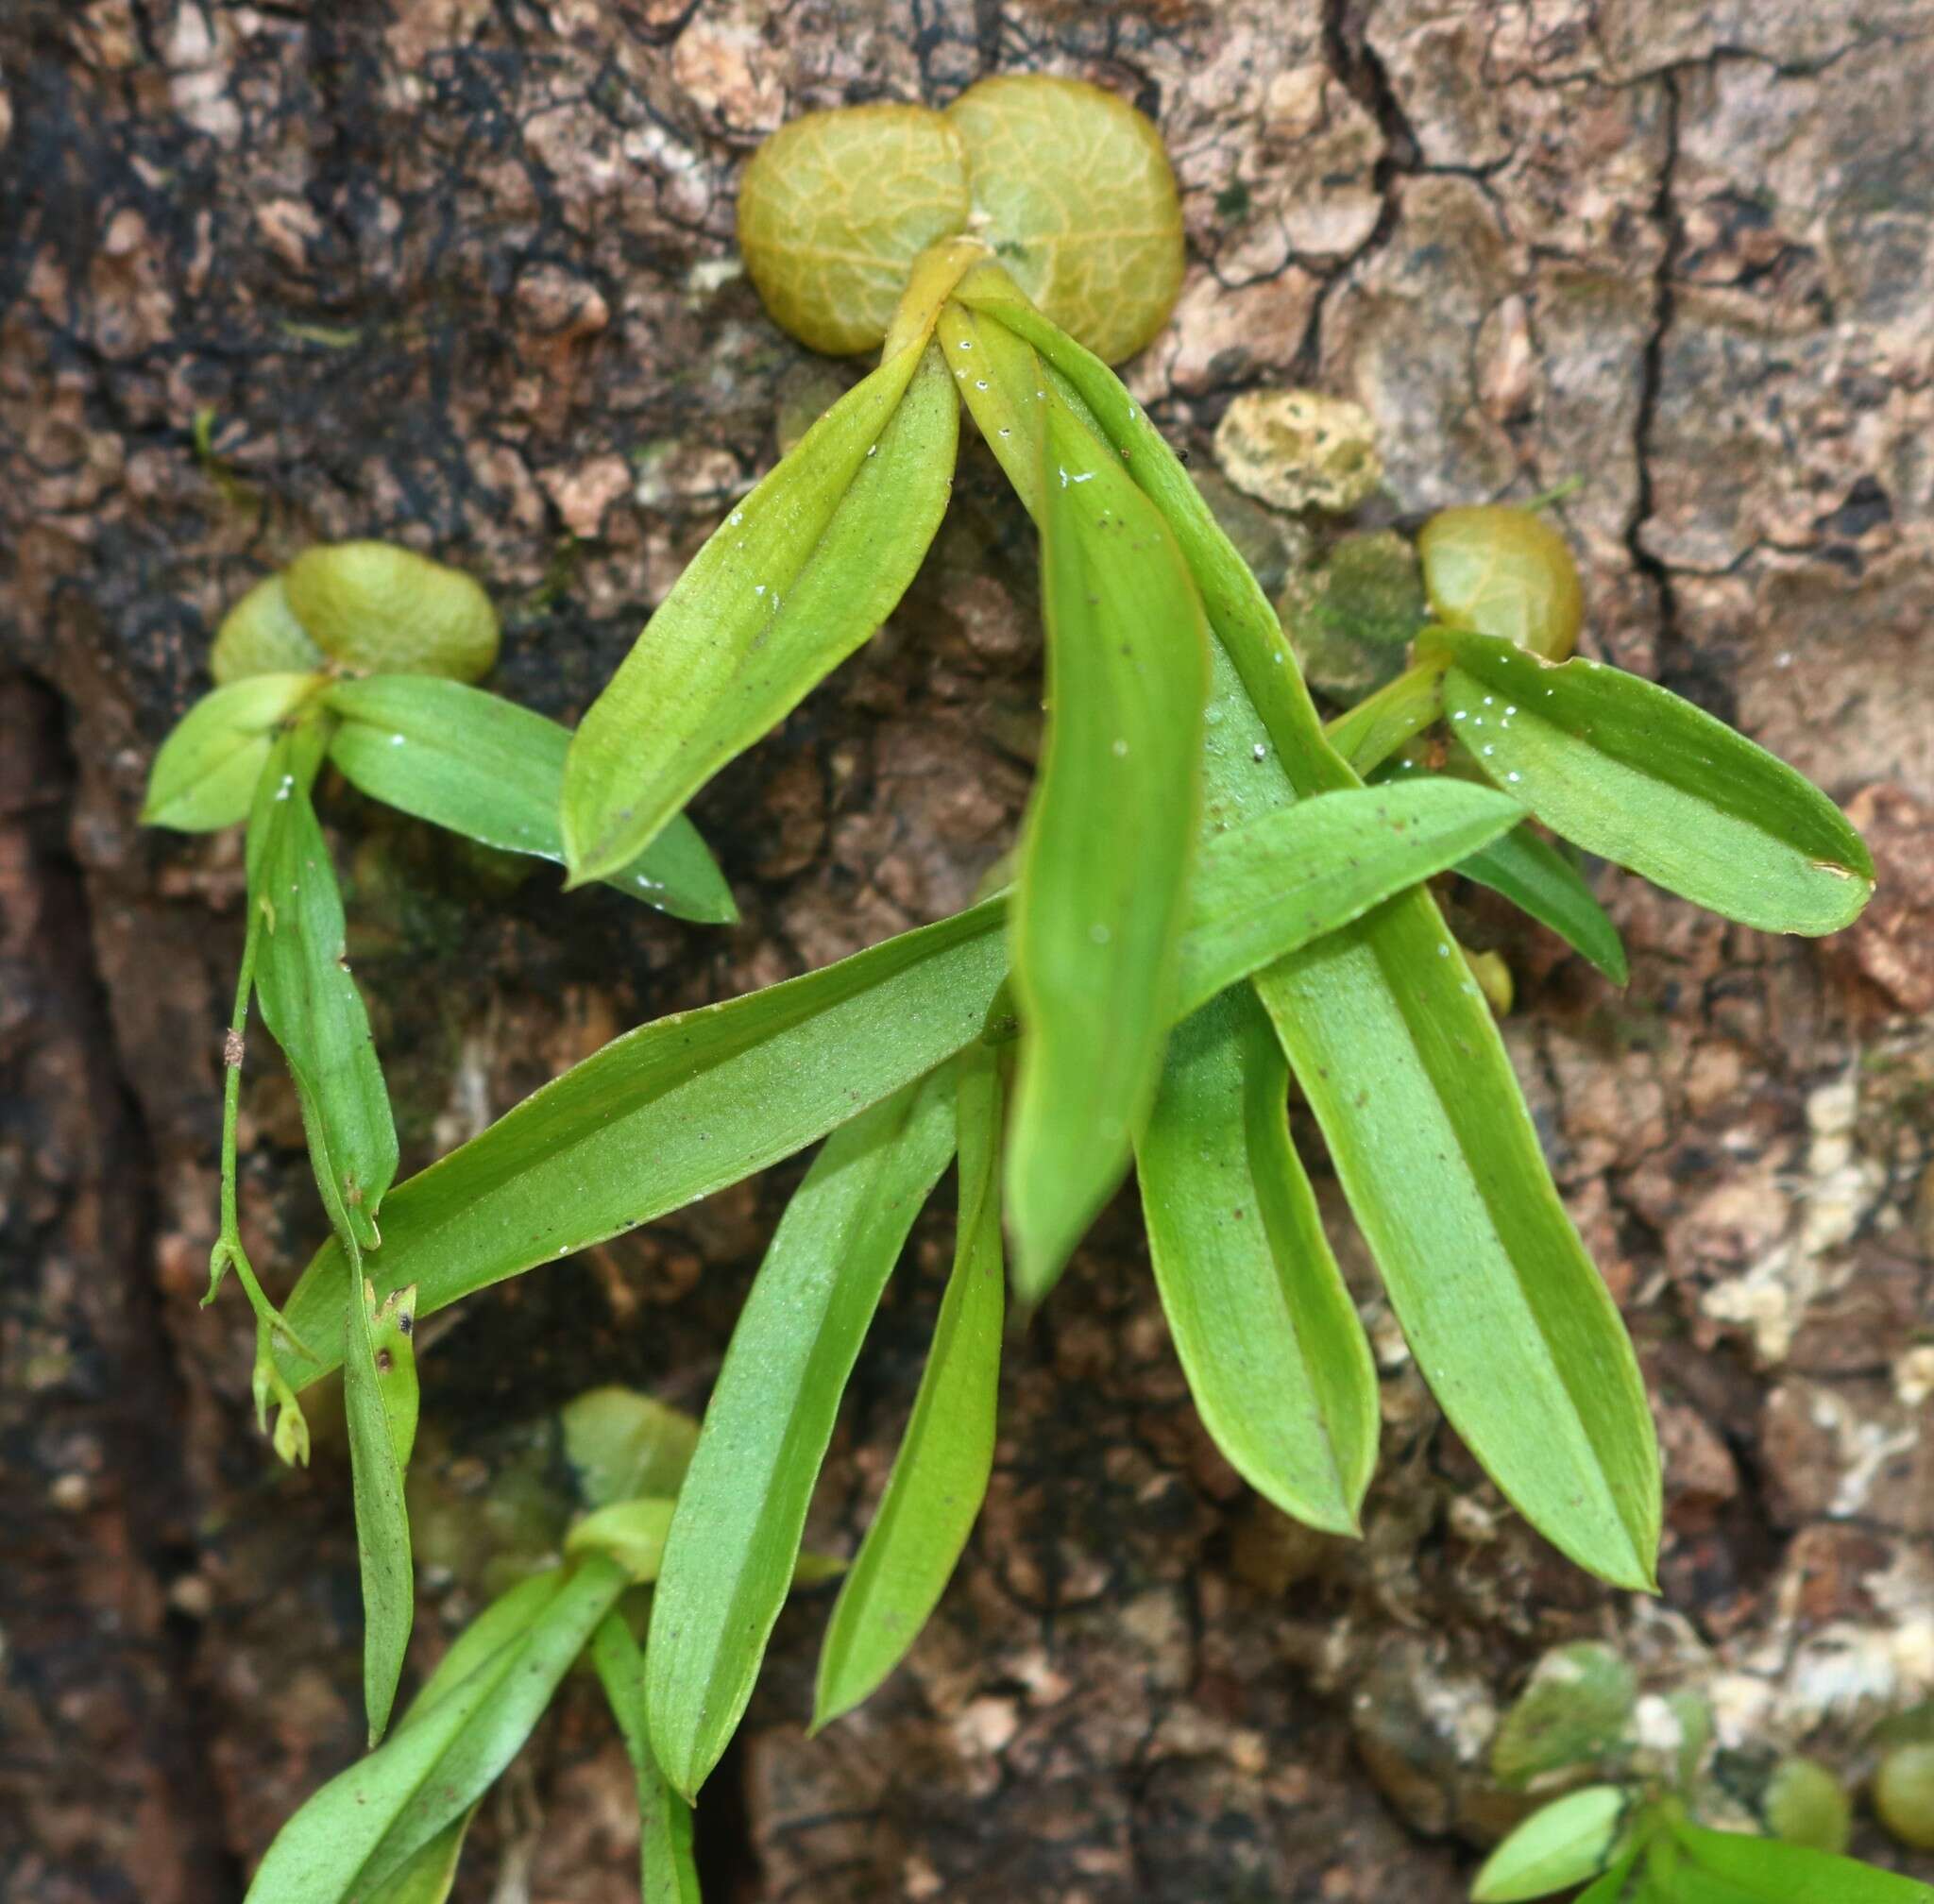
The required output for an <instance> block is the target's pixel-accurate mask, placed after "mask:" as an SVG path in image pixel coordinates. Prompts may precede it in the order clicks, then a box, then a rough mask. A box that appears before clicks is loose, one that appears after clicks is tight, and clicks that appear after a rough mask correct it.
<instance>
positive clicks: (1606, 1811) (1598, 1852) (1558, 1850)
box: [1470, 1785, 1628, 1904]
mask: <svg viewBox="0 0 1934 1904" xmlns="http://www.w3.org/2000/svg"><path fill="white" fill-rule="evenodd" d="M1627 1802H1628V1801H1627V1798H1626V1794H1625V1793H1624V1791H1623V1790H1622V1789H1621V1788H1620V1786H1617V1785H1591V1786H1587V1787H1586V1789H1585V1790H1584V1791H1583V1792H1573V1793H1570V1794H1568V1795H1567V1796H1566V1797H1563V1798H1559V1799H1555V1800H1553V1801H1552V1803H1551V1804H1549V1805H1547V1806H1546V1807H1545V1808H1544V1809H1543V1810H1542V1811H1534V1812H1533V1813H1532V1815H1531V1816H1530V1817H1529V1818H1527V1819H1526V1820H1525V1821H1524V1823H1523V1824H1522V1825H1520V1826H1518V1828H1517V1830H1515V1831H1514V1832H1512V1833H1511V1835H1510V1836H1509V1837H1508V1838H1506V1839H1505V1840H1504V1842H1503V1843H1502V1844H1501V1845H1499V1846H1498V1848H1497V1849H1496V1850H1495V1851H1493V1852H1492V1853H1491V1855H1490V1856H1489V1857H1488V1858H1486V1859H1485V1860H1484V1868H1483V1869H1482V1870H1481V1871H1479V1873H1478V1874H1477V1881H1476V1882H1475V1883H1474V1884H1472V1886H1471V1887H1470V1895H1471V1899H1472V1904H1522V1900H1524V1899H1526V1898H1531V1897H1549V1896H1551V1894H1552V1892H1553V1891H1563V1890H1565V1889H1566V1888H1567V1887H1568V1886H1569V1885H1572V1884H1582V1883H1584V1882H1585V1880H1586V1879H1587V1878H1594V1877H1596V1876H1597V1875H1598V1874H1599V1873H1600V1872H1601V1871H1603V1869H1604V1867H1605V1863H1606V1862H1607V1860H1609V1859H1610V1857H1611V1855H1612V1849H1613V1846H1614V1845H1616V1844H1617V1843H1618V1839H1619V1832H1620V1827H1621V1825H1622V1824H1623V1822H1624V1817H1625V1807H1626V1804H1627Z"/></svg>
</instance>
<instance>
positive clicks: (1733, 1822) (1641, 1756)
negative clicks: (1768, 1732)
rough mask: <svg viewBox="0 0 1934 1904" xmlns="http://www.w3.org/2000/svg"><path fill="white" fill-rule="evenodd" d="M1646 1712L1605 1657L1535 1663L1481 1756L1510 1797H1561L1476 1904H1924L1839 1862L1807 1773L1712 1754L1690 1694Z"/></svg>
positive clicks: (1897, 1881) (1840, 1818)
mask: <svg viewBox="0 0 1934 1904" xmlns="http://www.w3.org/2000/svg"><path fill="white" fill-rule="evenodd" d="M1646 1703H1649V1704H1650V1705H1651V1706H1652V1707H1653V1708H1654V1711H1653V1712H1652V1713H1651V1714H1650V1715H1649V1716H1648V1715H1642V1714H1641V1711H1640V1704H1641V1702H1640V1701H1639V1699H1638V1689H1637V1680H1636V1677H1635V1675H1633V1673H1632V1671H1631V1669H1630V1668H1629V1667H1628V1666H1627V1665H1626V1664H1625V1663H1624V1661H1623V1660H1622V1659H1620V1658H1619V1656H1618V1655H1617V1654H1616V1653H1614V1652H1612V1651H1611V1650H1610V1649H1609V1648H1608V1647H1604V1646H1600V1645H1595V1644H1590V1643H1586V1644H1582V1645H1575V1646H1564V1647H1560V1648H1559V1649H1558V1650H1557V1651H1556V1652H1554V1653H1551V1654H1548V1655H1547V1656H1546V1657H1545V1658H1544V1659H1542V1660H1541V1661H1540V1662H1539V1664H1538V1668H1537V1671H1536V1672H1535V1674H1534V1675H1533V1676H1532V1680H1531V1683H1530V1685H1529V1686H1528V1687H1527V1688H1526V1690H1525V1692H1524V1693H1523V1694H1522V1696H1521V1697H1520V1698H1519V1699H1518V1702H1517V1704H1516V1705H1515V1706H1513V1707H1512V1709H1511V1710H1510V1711H1509V1712H1507V1713H1506V1714H1505V1715H1504V1720H1503V1723H1502V1725H1501V1726H1500V1727H1499V1729H1498V1734H1497V1737H1496V1738H1495V1740H1494V1741H1493V1742H1492V1747H1491V1770H1492V1773H1493V1775H1494V1776H1495V1777H1497V1779H1498V1781H1499V1783H1500V1784H1501V1785H1502V1786H1504V1787H1505V1788H1507V1789H1517V1790H1534V1791H1535V1790H1540V1789H1543V1790H1550V1789H1552V1788H1553V1787H1569V1788H1571V1789H1568V1790H1565V1791H1564V1795H1562V1796H1559V1797H1554V1798H1552V1800H1551V1801H1550V1802H1549V1803H1547V1804H1545V1805H1543V1806H1542V1807H1540V1808H1539V1809H1538V1810H1536V1811H1533V1812H1532V1813H1531V1815H1530V1816H1529V1817H1527V1818H1526V1819H1524V1821H1523V1822H1522V1823H1521V1824H1519V1825H1518V1828H1517V1829H1516V1830H1514V1831H1513V1832H1511V1834H1510V1835H1509V1836H1508V1837H1507V1838H1506V1839H1505V1840H1504V1842H1503V1843H1502V1844H1501V1845H1499V1846H1498V1848H1497V1849H1496V1850H1495V1851H1494V1852H1493V1853H1492V1854H1491V1856H1490V1857H1489V1859H1487V1860H1486V1861H1485V1863H1484V1868H1483V1869H1482V1870H1481V1871H1480V1872H1479V1873H1478V1875H1477V1879H1476V1882H1475V1884H1474V1885H1473V1887H1472V1890H1471V1897H1472V1900H1473V1904H1524V1900H1528V1899H1532V1898H1538V1897H1549V1896H1553V1895H1554V1894H1555V1893H1557V1892H1560V1891H1569V1890H1570V1889H1572V1887H1574V1886H1577V1885H1584V1886H1585V1887H1586V1888H1585V1889H1584V1890H1583V1891H1581V1892H1579V1894H1578V1900H1579V1904H1934V1889H1930V1888H1929V1887H1928V1886H1927V1885H1926V1884H1919V1883H1916V1882H1914V1881H1913V1880H1912V1879H1907V1878H1900V1877H1896V1876H1894V1875H1893V1874H1892V1873H1891V1872H1886V1871H1877V1870H1875V1869H1874V1868H1873V1867H1872V1866H1871V1865H1866V1864H1861V1863H1858V1862H1856V1861H1854V1860H1853V1859H1851V1858H1847V1857H1845V1856H1843V1855H1841V1854H1842V1853H1844V1851H1845V1849H1846V1844H1847V1834H1848V1825H1849V1817H1850V1811H1851V1808H1850V1806H1849V1803H1848V1800H1847V1794H1846V1792H1845V1790H1844V1788H1843V1787H1842V1785H1841V1782H1840V1780H1839V1779H1838V1778H1837V1777H1835V1776H1834V1775H1833V1773H1832V1772H1830V1771H1829V1770H1828V1769H1827V1768H1826V1767H1825V1766H1824V1765H1823V1764H1821V1763H1820V1762H1819V1761H1818V1760H1813V1759H1805V1758H1800V1757H1798V1756H1794V1755H1789V1756H1786V1757H1780V1756H1778V1755H1777V1754H1775V1753H1773V1752H1772V1751H1764V1752H1724V1751H1715V1749H1714V1747H1713V1722H1712V1713H1711V1709H1709V1708H1708V1706H1707V1705H1706V1703H1705V1700H1704V1699H1703V1698H1701V1697H1700V1695H1699V1694H1698V1693H1696V1692H1688V1691H1680V1692H1674V1693H1671V1694H1670V1695H1668V1696H1667V1697H1665V1698H1663V1699H1660V1698H1656V1697H1654V1698H1653V1699H1651V1700H1650V1701H1649V1702H1646ZM1587 1779H1588V1780H1592V1781H1594V1782H1590V1783H1586V1784H1581V1782H1580V1781H1582V1780H1587ZM1712 1819H1717V1820H1719V1821H1720V1822H1721V1823H1722V1824H1723V1826H1724V1827H1725V1828H1722V1829H1715V1828H1713V1826H1712V1824H1710V1823H1707V1822H1703V1821H1706V1820H1712Z"/></svg>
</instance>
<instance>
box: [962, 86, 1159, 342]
mask: <svg viewBox="0 0 1934 1904" xmlns="http://www.w3.org/2000/svg"><path fill="white" fill-rule="evenodd" d="M947 117H948V119H949V120H950V121H951V122H952V124H953V125H954V127H956V129H957V130H958V131H959V134H960V137H961V140H962V141H963V143H964V144H965V145H966V147H967V158H968V165H969V170H970V177H971V180H972V187H973V196H974V224H973V229H975V232H976V233H977V234H978V235H979V236H981V237H982V238H984V239H985V240H986V241H987V243H988V244H989V246H991V247H992V250H993V253H994V255H995V257H996V258H997V259H998V260H999V261H1000V263H1002V264H1003V265H1004V266H1005V267H1006V268H1007V270H1008V272H1009V275H1010V276H1011V277H1012V278H1013V280H1014V281H1015V282H1016V283H1017V284H1018V285H1019V286H1020V287H1021V289H1022V290H1023V291H1025V292H1026V294H1027V296H1028V297H1031V298H1032V299H1033V300H1034V302H1035V303H1036V304H1038V305H1039V306H1040V307H1041V309H1042V311H1043V313H1044V314H1046V315H1047V316H1048V317H1049V318H1050V319H1051V320H1052V321H1053V322H1054V323H1056V324H1058V325H1059V326H1060V328H1061V329H1062V330H1063V331H1067V332H1068V334H1069V335H1070V336H1072V337H1074V338H1075V339H1076V340H1077V342H1078V343H1081V344H1085V345H1086V346H1087V347H1088V348H1089V349H1091V350H1092V351H1094V354H1095V355H1096V356H1097V357H1099V358H1101V359H1102V360H1103V361H1104V362H1105V363H1109V364H1119V363H1121V362H1122V361H1123V360H1124V359H1125V358H1128V357H1132V356H1133V355H1134V354H1135V352H1136V351H1137V350H1140V349H1141V348H1143V347H1144V346H1145V345H1146V344H1147V343H1148V342H1149V340H1150V339H1151V338H1153V337H1154V335H1155V334H1156V332H1157V331H1160V330H1161V329H1162V325H1163V324H1165V323H1166V322H1167V321H1168V314H1169V312H1170V311H1171V310H1172V309H1173V308H1174V306H1175V300H1176V296H1177V294H1178V293H1179V291H1180V289H1181V281H1182V215H1181V199H1180V195H1179V194H1178V192H1177V190H1176V183H1175V173H1174V172H1173V171H1172V170H1171V169H1170V166H1169V162H1168V154H1167V153H1166V152H1164V151H1163V150H1162V135H1161V134H1160V133H1159V132H1157V131H1156V129H1155V127H1154V126H1153V125H1152V124H1151V123H1150V121H1149V120H1148V119H1147V118H1146V117H1145V115H1144V114H1142V113H1140V112H1138V111H1136V110H1135V109H1134V108H1133V107H1132V106H1130V105H1128V103H1127V102H1126V101H1125V100H1121V99H1117V98H1116V97H1115V96H1114V94H1113V93H1105V92H1103V91H1102V90H1101V88H1100V87H1098V86H1090V85H1088V84H1086V83H1085V82H1083V81H1081V80H1078V79H1055V78H1049V77H1046V76H1042V75H1038V74H1037V75H1015V76H1009V77H1004V78H995V79H983V80H982V81H981V82H980V83H979V84H978V85H977V86H972V87H969V88H968V90H967V91H966V92H965V93H962V94H961V95H960V96H959V98H958V99H957V100H955V102H954V103H953V105H952V106H950V107H949V108H948V109H947Z"/></svg>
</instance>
